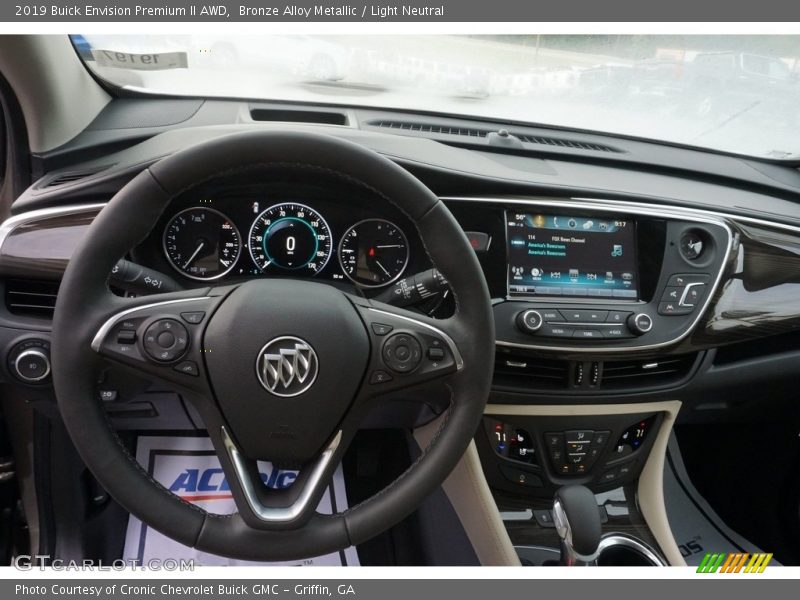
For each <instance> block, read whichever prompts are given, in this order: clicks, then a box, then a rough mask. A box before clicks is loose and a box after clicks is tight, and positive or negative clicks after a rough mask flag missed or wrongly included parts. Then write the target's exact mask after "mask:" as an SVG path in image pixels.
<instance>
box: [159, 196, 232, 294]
mask: <svg viewBox="0 0 800 600" xmlns="http://www.w3.org/2000/svg"><path fill="white" fill-rule="evenodd" d="M241 251H242V238H241V237H240V236H239V230H238V229H236V225H234V224H233V222H232V221H231V220H230V219H229V218H228V217H226V216H225V215H223V214H222V213H221V212H219V211H217V210H214V209H213V208H205V207H195V208H187V209H186V210H183V211H181V212H179V213H178V214H177V215H175V216H174V217H172V220H171V221H170V222H169V223H168V224H167V227H166V229H164V253H165V254H166V255H167V259H168V260H169V262H170V264H171V265H172V266H173V268H175V270H176V271H178V272H180V273H182V274H183V275H185V276H186V277H189V278H191V279H199V280H209V279H217V278H219V277H222V276H223V275H225V274H226V273H228V272H229V271H230V270H231V269H233V267H234V265H235V264H236V261H237V260H238V259H239V254H240V252H241Z"/></svg>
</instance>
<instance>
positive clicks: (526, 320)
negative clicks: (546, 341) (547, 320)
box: [517, 310, 544, 333]
mask: <svg viewBox="0 0 800 600" xmlns="http://www.w3.org/2000/svg"><path fill="white" fill-rule="evenodd" d="M543 323H544V319H543V318H542V315H541V313H540V312H539V311H537V310H525V311H522V312H521V313H519V315H517V327H519V328H520V329H521V330H522V331H524V332H525V333H536V332H537V331H539V329H540V328H541V327H542V324H543Z"/></svg>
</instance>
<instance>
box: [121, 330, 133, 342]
mask: <svg viewBox="0 0 800 600" xmlns="http://www.w3.org/2000/svg"><path fill="white" fill-rule="evenodd" d="M117 343H118V344H135V343H136V331H135V330H131V329H123V330H122V331H120V332H119V333H118V334H117Z"/></svg>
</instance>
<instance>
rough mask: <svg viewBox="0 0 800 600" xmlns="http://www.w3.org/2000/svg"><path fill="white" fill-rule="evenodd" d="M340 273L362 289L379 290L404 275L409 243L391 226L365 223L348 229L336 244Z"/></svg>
mask: <svg viewBox="0 0 800 600" xmlns="http://www.w3.org/2000/svg"><path fill="white" fill-rule="evenodd" d="M339 262H340V263H341V266H342V270H343V271H344V273H345V275H347V276H348V277H349V278H350V279H351V280H352V281H353V282H354V283H357V284H358V285H360V286H362V287H380V286H382V285H387V284H389V283H391V282H393V281H394V280H395V279H397V278H398V277H400V275H402V274H403V271H404V270H405V268H406V264H407V263H408V240H406V236H405V234H404V233H403V231H402V230H401V229H400V228H399V227H398V226H397V225H395V224H394V223H390V222H389V221H385V220H384V219H367V220H365V221H361V222H359V223H356V224H355V225H353V226H352V227H351V228H350V229H348V230H347V231H346V232H345V234H344V236H342V241H341V243H340V244H339Z"/></svg>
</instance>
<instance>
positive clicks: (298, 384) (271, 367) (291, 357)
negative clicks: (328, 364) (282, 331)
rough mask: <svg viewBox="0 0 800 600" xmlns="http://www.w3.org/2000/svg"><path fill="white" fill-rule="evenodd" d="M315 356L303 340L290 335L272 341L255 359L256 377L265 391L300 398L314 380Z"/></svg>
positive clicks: (315, 372) (315, 374)
mask: <svg viewBox="0 0 800 600" xmlns="http://www.w3.org/2000/svg"><path fill="white" fill-rule="evenodd" d="M318 371H319V361H318V360H317V353H316V352H314V349H313V348H312V347H311V346H310V345H309V344H308V343H307V342H305V341H303V340H301V339H300V338H296V337H292V336H284V337H279V338H275V339H274V340H272V341H271V342H269V343H268V344H267V345H266V346H264V347H263V348H262V349H261V351H260V352H259V353H258V359H257V360H256V374H257V375H258V380H259V381H260V382H261V385H263V386H264V388H265V389H266V390H267V391H268V392H270V393H272V394H275V395H276V396H282V397H284V398H289V397H291V396H299V395H300V394H302V393H303V392H305V391H306V390H307V389H308V388H310V387H311V386H312V385H313V384H314V381H315V380H316V378H317V373H318Z"/></svg>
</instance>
